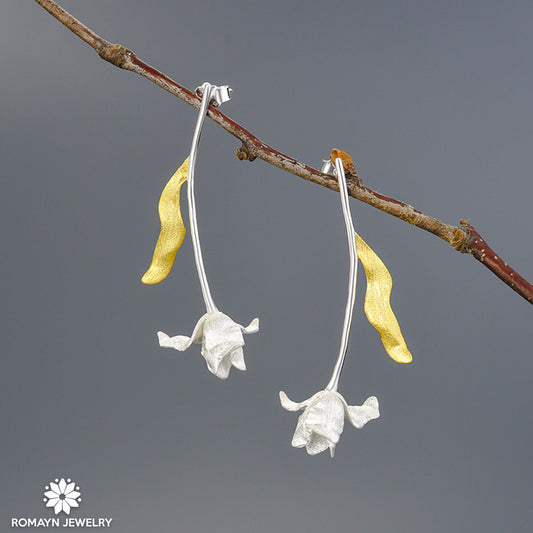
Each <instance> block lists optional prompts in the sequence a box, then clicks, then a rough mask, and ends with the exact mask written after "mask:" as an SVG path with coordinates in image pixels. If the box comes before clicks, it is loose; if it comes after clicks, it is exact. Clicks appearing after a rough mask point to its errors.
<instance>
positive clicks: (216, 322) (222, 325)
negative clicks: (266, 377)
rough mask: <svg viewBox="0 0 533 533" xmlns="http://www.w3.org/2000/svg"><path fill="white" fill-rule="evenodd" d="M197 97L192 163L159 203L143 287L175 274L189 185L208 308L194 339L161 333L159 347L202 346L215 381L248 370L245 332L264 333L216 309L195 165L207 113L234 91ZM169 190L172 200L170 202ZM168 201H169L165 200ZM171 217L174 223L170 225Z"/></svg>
mask: <svg viewBox="0 0 533 533" xmlns="http://www.w3.org/2000/svg"><path fill="white" fill-rule="evenodd" d="M196 92H197V94H198V96H200V97H201V98H202V103H201V106H200V110H199V113H198V119H197V122H196V127H195V129H194V134H193V140H192V145H191V151H190V154H189V157H188V159H186V160H185V162H184V163H183V165H182V166H181V167H180V169H178V171H177V172H176V174H175V175H174V176H173V177H172V178H171V181H170V182H169V183H168V184H167V186H166V187H165V190H164V191H163V194H162V195H161V200H160V203H159V213H160V217H161V234H160V236H159V239H158V242H157V245H156V250H155V252H154V258H153V259H152V265H151V266H150V269H149V270H148V271H147V272H146V274H145V275H144V276H143V282H145V283H157V282H158V281H160V278H161V279H164V277H166V275H167V274H168V272H169V271H170V267H171V266H172V262H173V261H174V256H175V254H176V250H177V249H178V248H179V246H180V245H181V242H182V241H183V237H184V235H185V228H184V227H183V223H182V221H181V214H180V213H179V188H180V187H181V184H182V183H183V182H184V181H185V180H187V181H188V186H187V199H188V204H189V224H190V227H191V239H192V244H193V250H194V259H195V262H196V269H197V271H198V277H199V279H200V286H201V289H202V296H203V298H204V302H205V306H206V313H205V314H204V315H203V316H202V317H201V318H200V319H199V320H198V322H197V323H196V326H195V328H194V330H193V333H192V335H191V337H185V336H182V335H178V336H175V337H170V336H169V335H167V334H166V333H164V332H162V331H159V332H158V333H157V336H158V339H159V344H160V346H162V347H164V348H174V349H175V350H179V351H184V350H186V349H187V348H188V347H189V346H190V345H191V344H192V343H197V344H201V345H202V355H203V357H204V358H205V360H206V363H207V368H208V369H209V371H210V372H212V373H213V374H215V376H217V377H219V378H221V379H225V378H227V377H228V375H229V373H230V370H231V367H232V366H234V367H235V368H237V369H238V370H246V365H245V363H244V353H243V346H244V338H243V333H256V332H257V331H258V330H259V320H258V319H257V318H254V319H253V320H252V321H251V322H250V324H249V325H248V326H247V327H244V326H241V325H240V324H237V323H236V322H234V321H233V320H232V319H231V318H230V317H229V316H227V315H225V314H224V313H222V312H221V311H219V310H218V309H217V307H216V305H215V303H214V301H213V297H212V296H211V291H210V289H209V284H208V282H207V276H206V273H205V267H204V262H203V258H202V249H201V247H200V238H199V235H198V223H197V220H196V204H195V197H194V170H195V166H196V156H197V152H198V144H199V142H200V136H201V133H202V126H203V123H204V119H205V116H206V114H207V109H208V107H209V105H210V104H212V105H214V106H216V107H218V106H220V105H221V104H222V103H224V102H226V101H228V100H229V99H230V98H231V89H230V88H229V87H227V86H221V87H217V86H215V85H211V84H210V83H204V84H203V85H202V86H201V87H198V88H197V89H196ZM187 174H188V177H187ZM173 181H174V183H173ZM167 189H170V190H171V192H168V191H167ZM166 191H167V193H168V194H167V196H168V197H169V199H166V196H165V192H166ZM176 191H177V200H176ZM164 196H165V200H164V198H163V197H164ZM176 203H177V206H178V207H177V209H176V207H175V204H176ZM178 215H179V216H178ZM169 218H170V219H172V220H173V221H174V222H168V219H169ZM169 263H170V266H169ZM161 276H162V277H161ZM145 278H146V280H145ZM152 278H153V279H156V281H151V280H152Z"/></svg>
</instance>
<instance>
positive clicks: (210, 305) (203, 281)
mask: <svg viewBox="0 0 533 533" xmlns="http://www.w3.org/2000/svg"><path fill="white" fill-rule="evenodd" d="M213 88H214V86H213V85H211V84H210V83H204V84H203V85H202V87H201V89H202V105H201V106H200V111H199V112H198V120H197V121H196V127H195V128H194V134H193V137H192V145H191V152H190V154H189V175H188V178H187V181H188V184H187V200H188V202H189V224H190V226H191V239H192V247H193V250H194V260H195V262H196V270H197V271H198V277H199V278H200V286H201V287H202V296H203V297H204V302H205V307H206V309H207V312H208V313H212V312H213V311H217V307H216V305H215V302H214V301H213V297H212V296H211V291H210V290H209V284H208V283H207V276H206V274H205V268H204V261H203V258H202V249H201V247H200V236H199V235H198V223H197V221H196V203H195V200H194V168H195V166H196V154H197V152H198V144H199V142H200V136H201V134H202V126H203V124H204V119H205V116H206V114H207V108H208V107H209V102H210V100H211V94H212V89H213Z"/></svg>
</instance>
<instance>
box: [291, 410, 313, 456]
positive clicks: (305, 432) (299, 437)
mask: <svg viewBox="0 0 533 533" xmlns="http://www.w3.org/2000/svg"><path fill="white" fill-rule="evenodd" d="M289 401H290V400H289ZM311 438H312V433H311V430H310V429H309V428H308V427H307V425H306V423H305V417H304V415H303V413H302V414H301V415H300V416H299V417H298V423H297V424H296V430H295V431H294V436H293V437H292V442H291V445H292V446H294V447H295V448H303V447H304V446H307V444H308V443H309V441H310V440H311Z"/></svg>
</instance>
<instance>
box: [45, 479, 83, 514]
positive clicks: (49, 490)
mask: <svg viewBox="0 0 533 533" xmlns="http://www.w3.org/2000/svg"><path fill="white" fill-rule="evenodd" d="M45 489H46V490H45V492H44V496H45V497H44V498H43V501H44V502H45V503H46V507H53V508H54V512H55V514H59V513H60V512H61V511H63V512H64V513H66V514H70V508H71V507H79V502H81V498H80V496H81V494H80V492H79V490H80V488H79V487H78V486H77V485H76V483H74V482H73V481H72V480H71V479H67V480H66V481H65V479H64V478H61V480H59V479H56V480H55V481H52V482H50V485H49V486H48V485H47V486H46V487H45Z"/></svg>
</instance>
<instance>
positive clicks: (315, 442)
mask: <svg viewBox="0 0 533 533" xmlns="http://www.w3.org/2000/svg"><path fill="white" fill-rule="evenodd" d="M329 447H330V442H329V440H328V439H326V438H325V437H323V436H321V435H317V434H316V433H313V434H312V436H311V439H310V441H309V442H308V443H307V446H306V447H305V449H306V450H307V453H308V454H309V455H316V454H317V453H320V452H323V451H324V450H327V449H328V448H329ZM333 449H335V445H334V444H333Z"/></svg>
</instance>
